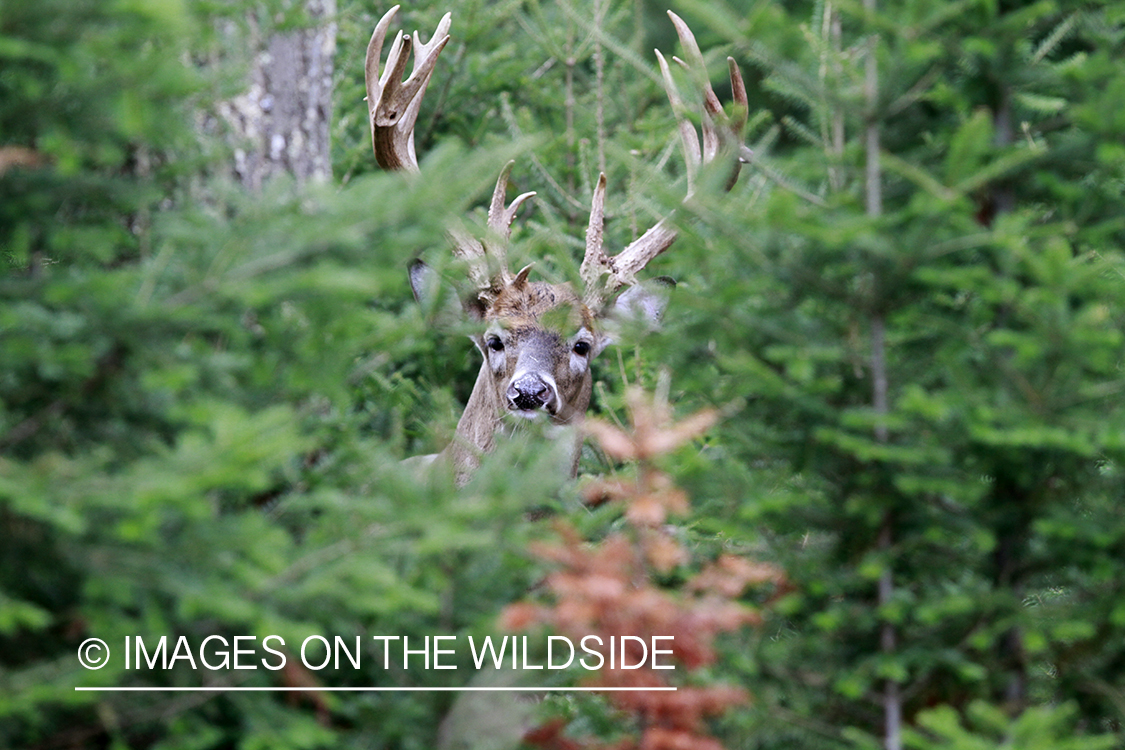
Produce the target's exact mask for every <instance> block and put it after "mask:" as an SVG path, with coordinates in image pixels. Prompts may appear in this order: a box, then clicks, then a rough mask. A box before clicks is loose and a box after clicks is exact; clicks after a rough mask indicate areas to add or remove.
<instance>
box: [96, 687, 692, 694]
mask: <svg viewBox="0 0 1125 750" xmlns="http://www.w3.org/2000/svg"><path fill="white" fill-rule="evenodd" d="M74 689H75V690H77V691H81V692H103V693H104V692H115V693H127V692H129V693H204V692H210V693H215V692H234V691H241V692H257V693H435V692H483V693H508V692H524V693H528V692H530V693H561V692H571V693H577V692H593V693H596V692H626V691H627V692H637V693H642V692H647V693H652V692H668V691H675V690H676V688H675V687H220V686H215V687H76V688H74Z"/></svg>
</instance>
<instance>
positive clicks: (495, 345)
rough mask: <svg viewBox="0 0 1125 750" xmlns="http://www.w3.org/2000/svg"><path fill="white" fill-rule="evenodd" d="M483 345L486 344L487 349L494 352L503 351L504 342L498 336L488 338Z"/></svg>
mask: <svg viewBox="0 0 1125 750" xmlns="http://www.w3.org/2000/svg"><path fill="white" fill-rule="evenodd" d="M484 343H486V344H488V348H489V349H491V350H492V351H494V352H502V351H504V342H503V341H501V340H500V337H499V336H489V337H488V338H487V339H486V340H485V342H484Z"/></svg>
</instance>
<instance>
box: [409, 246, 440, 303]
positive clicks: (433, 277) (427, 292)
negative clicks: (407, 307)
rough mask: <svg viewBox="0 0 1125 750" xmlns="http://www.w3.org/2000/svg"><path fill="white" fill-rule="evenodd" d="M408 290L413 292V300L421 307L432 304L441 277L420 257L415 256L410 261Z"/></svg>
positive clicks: (436, 294)
mask: <svg viewBox="0 0 1125 750" xmlns="http://www.w3.org/2000/svg"><path fill="white" fill-rule="evenodd" d="M409 274H410V291H412V292H414V301H415V302H417V303H418V304H419V305H422V306H423V307H429V306H430V305H432V304H434V301H435V300H436V299H437V296H438V289H439V287H440V285H441V278H440V277H438V275H437V272H436V271H434V269H432V268H430V267H429V266H427V265H426V264H425V262H424V261H422V260H421V259H420V258H415V259H414V260H413V261H411V263H410V270H409Z"/></svg>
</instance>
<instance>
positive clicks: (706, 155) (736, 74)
mask: <svg viewBox="0 0 1125 750" xmlns="http://www.w3.org/2000/svg"><path fill="white" fill-rule="evenodd" d="M668 16H669V17H670V18H671V19H672V24H673V25H674V26H675V27H676V34H677V35H678V36H679V37H680V44H681V45H683V48H684V56H685V57H687V62H684V61H683V60H681V59H679V58H678V57H673V58H672V59H673V60H675V61H676V62H677V63H679V64H680V65H681V66H682V67H684V68H685V69H686V70H687V71H688V72H689V73H690V74H691V76H692V77H693V78H694V79H695V81H696V85H698V86H699V87H700V88H701V90H702V93H703V114H702V117H701V131H702V134H703V142H702V145H700V139H699V134H698V133H697V132H696V130H695V126H694V125H693V124H692V122H691V120H690V119H689V118H688V115H687V108H686V107H685V105H684V100H683V97H682V96H681V95H680V91H679V89H678V88H677V87H676V83H675V81H673V79H672V72H671V70H669V67H668V62H667V60H665V59H664V55H662V54H661V53H660V50H656V57H657V61H658V62H659V64H660V73H661V76H662V77H663V79H664V90H665V92H667V94H668V100H669V101H670V102H671V104H672V111H673V113H674V114H675V116H676V123H677V126H678V128H679V131H680V142H681V145H682V147H683V153H684V162H685V165H686V169H687V182H688V187H687V195H686V196H685V198H684V200H687V199H688V198H690V197H691V195H692V194H693V193H694V191H695V175H696V172H697V171H698V169H699V166H700V165H701V164H707V163H710V162H712V161H714V159H715V157H716V156H717V155H718V154H719V151H720V150H721V148H722V147H723V146H724V145H726V144H732V145H733V144H738V138H739V134H740V133H741V132H742V128H743V127H744V126H745V125H746V119H747V116H748V111H749V110H748V101H747V96H746V85H745V83H743V80H742V72H741V71H740V70H739V68H738V65H737V64H736V63H735V61H734V59H733V58H730V57H728V58H727V66H728V68H729V70H730V82H731V90H732V98H733V99H734V103H735V107H736V111H735V114H734V116H733V117H731V116H728V115H727V114H726V113H725V112H724V111H723V105H722V103H721V102H720V101H719V97H718V96H716V95H715V91H714V89H712V88H711V83H710V81H708V79H707V68H706V66H705V65H704V62H703V53H702V52H700V50H699V44H698V43H697V42H696V40H695V35H694V34H692V32H691V29H690V28H688V25H687V24H686V23H684V21H683V19H681V18H680V17H679V16H677V15H676V14H675V13H673V12H672V11H668ZM742 148H744V147H742ZM739 153H741V150H740V151H739ZM739 164H740V161H739V160H736V161H735V165H734V167H733V168H732V172H731V178H730V180H728V182H727V186H726V187H727V189H728V190H729V189H730V188H731V187H733V186H734V183H735V181H737V179H738V167H739ZM605 186H606V183H605V175H604V174H603V175H601V176H600V178H599V179H598V186H597V188H595V190H594V198H593V202H592V204H591V207H590V224H589V226H588V228H587V229H586V255H585V257H584V258H583V260H582V267H581V269H580V271H579V274H580V276H581V277H582V281H583V283H584V285H585V287H586V294H585V302H586V305H587V306H588V307H590V308H591V309H600V308H601V307H602V306H603V305H604V304H605V302H606V300H607V299H609V297H610V296H612V295H613V293H614V292H616V291H617V290H618V289H620V288H621V287H623V286H627V285H631V284H633V283H635V281H636V274H637V272H639V271H640V270H641V269H643V268H644V267H645V266H646V265H648V263H649V262H650V261H651V260H652V259H653V258H655V257H656V256H658V255H660V254H661V253H662V252H664V251H665V250H667V249H668V248H669V247H670V246H671V245H672V243H673V242H675V241H676V237H677V234H678V232H677V231H676V229H675V228H673V227H672V226H670V221H669V219H668V218H667V217H666V218H664V219H661V220H660V221H659V222H658V223H657V224H656V225H655V226H653V227H652V228H651V229H649V230H648V231H647V232H645V233H644V234H643V235H641V236H640V237H638V238H637V239H636V240H634V241H633V242H631V243H630V244H629V245H628V246H627V247H625V249H624V250H622V251H621V252H620V253H618V254H617V255H615V256H613V257H609V256H607V255H606V253H605V249H604V247H603V233H604V223H605ZM603 274H608V278H607V279H606V280H605V282H604V283H603V282H601V276H602V275H603Z"/></svg>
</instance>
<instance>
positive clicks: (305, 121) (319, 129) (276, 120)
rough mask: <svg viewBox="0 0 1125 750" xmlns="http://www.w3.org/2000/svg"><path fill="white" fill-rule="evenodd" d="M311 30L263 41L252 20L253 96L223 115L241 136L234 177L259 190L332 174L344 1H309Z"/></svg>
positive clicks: (230, 105) (306, 4)
mask: <svg viewBox="0 0 1125 750" xmlns="http://www.w3.org/2000/svg"><path fill="white" fill-rule="evenodd" d="M303 2H304V8H305V11H306V12H307V14H308V17H309V19H310V21H311V24H310V25H309V26H307V27H306V28H302V29H298V30H295V31H291V32H288V33H285V34H270V35H269V36H268V38H266V39H263V38H262V34H261V32H260V28H261V24H260V23H259V22H258V19H255V18H252V19H251V20H250V39H249V42H250V44H251V49H252V50H256V53H255V54H254V57H253V62H252V68H251V72H250V85H249V88H248V89H247V91H246V92H245V93H244V94H242V95H240V96H237V97H235V98H234V99H232V100H230V101H229V102H226V103H225V104H224V105H223V106H222V107H221V108H220V113H221V114H222V117H223V119H224V120H226V122H227V124H228V125H229V126H230V127H231V129H232V130H233V131H234V137H235V139H236V140H235V143H236V145H235V152H234V153H235V161H234V173H235V176H236V178H237V179H238V181H239V182H241V183H242V184H243V185H244V186H246V187H247V188H249V189H251V190H260V189H261V188H262V186H263V185H265V184H266V183H267V182H268V181H269V180H270V179H272V178H273V177H275V176H277V175H281V174H288V175H291V176H292V178H293V179H294V180H295V181H296V182H297V184H298V185H303V184H305V183H307V182H309V181H312V182H320V181H326V180H328V179H329V178H330V177H331V175H332V161H331V155H330V152H329V139H328V128H329V123H330V122H331V119H332V71H333V56H334V55H335V51H336V22H335V16H336V0H303Z"/></svg>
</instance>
